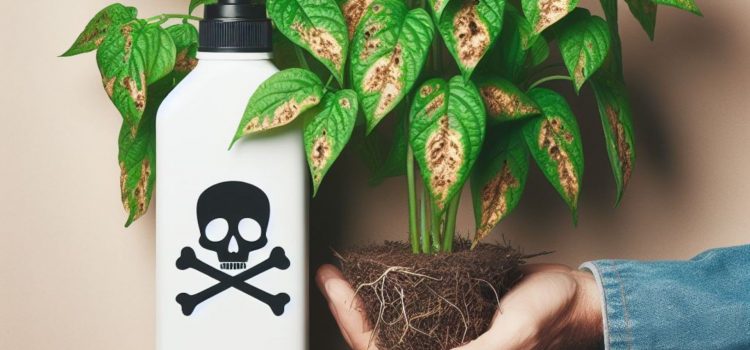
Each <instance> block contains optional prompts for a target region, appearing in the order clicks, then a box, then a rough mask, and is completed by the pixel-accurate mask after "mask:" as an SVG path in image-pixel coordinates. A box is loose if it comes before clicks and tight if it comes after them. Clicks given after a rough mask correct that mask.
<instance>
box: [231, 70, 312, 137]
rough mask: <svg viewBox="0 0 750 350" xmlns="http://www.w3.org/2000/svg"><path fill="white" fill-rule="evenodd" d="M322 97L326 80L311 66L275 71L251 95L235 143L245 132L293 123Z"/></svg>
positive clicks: (257, 131) (256, 131)
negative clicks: (311, 69) (319, 76)
mask: <svg viewBox="0 0 750 350" xmlns="http://www.w3.org/2000/svg"><path fill="white" fill-rule="evenodd" d="M322 97H323V83H321V82H320V79H319V78H318V76H317V75H315V74H314V73H312V72H310V71H308V70H305V69H301V68H290V69H287V70H283V71H281V72H278V73H276V74H274V75H272V76H271V77H270V78H268V80H266V81H264V82H263V83H262V84H260V86H259V87H258V89H257V90H255V93H253V96H251V97H250V101H249V102H248V103H247V109H246V110H245V113H244V115H243V116H242V120H241V121H240V125H239V127H238V128H237V133H236V134H235V135H234V139H233V140H232V144H234V143H235V142H237V140H239V139H240V138H242V137H243V136H245V135H251V134H255V133H259V132H262V131H266V130H269V129H273V128H277V127H280V126H284V125H287V124H289V123H291V122H292V121H294V120H295V119H297V117H298V116H299V115H300V114H302V112H304V111H306V110H308V109H310V108H312V107H315V106H317V105H318V104H319V103H320V100H321V99H322Z"/></svg>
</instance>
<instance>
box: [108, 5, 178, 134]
mask: <svg viewBox="0 0 750 350" xmlns="http://www.w3.org/2000/svg"><path fill="white" fill-rule="evenodd" d="M176 55H177V52H176V48H175V44H174V42H173V41H172V38H171V37H170V36H169V34H168V33H167V32H166V31H165V30H164V29H163V28H161V27H160V26H159V25H157V24H147V23H146V22H145V21H142V20H135V21H131V22H128V23H126V24H123V25H121V26H119V27H117V28H114V29H112V31H111V32H110V33H109V35H107V39H105V40H104V42H103V43H102V45H101V46H100V47H99V50H98V51H97V53H96V62H97V64H98V66H99V71H100V73H101V75H102V81H103V82H104V87H105V90H106V91H107V94H108V95H109V94H110V91H111V97H110V99H111V100H112V102H113V103H114V105H115V107H117V110H118V111H119V112H120V114H121V115H122V117H123V119H124V120H125V122H126V123H128V124H129V125H130V126H131V128H132V129H137V128H138V127H139V125H140V121H141V117H142V115H143V113H144V111H145V108H146V105H147V103H148V94H147V91H148V89H147V86H148V85H150V84H153V83H155V82H156V81H158V80H160V79H162V78H163V77H165V76H166V75H168V74H169V73H170V72H172V69H173V68H174V65H175V58H176ZM112 79H115V80H114V84H112V83H111V82H112Z"/></svg>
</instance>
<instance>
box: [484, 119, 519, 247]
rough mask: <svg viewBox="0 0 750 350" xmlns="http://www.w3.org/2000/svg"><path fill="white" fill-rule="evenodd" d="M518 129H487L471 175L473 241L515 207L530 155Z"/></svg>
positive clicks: (487, 233) (486, 233)
mask: <svg viewBox="0 0 750 350" xmlns="http://www.w3.org/2000/svg"><path fill="white" fill-rule="evenodd" d="M526 149H527V148H526V144H525V142H524V138H523V134H522V133H521V129H520V128H518V127H510V128H501V129H496V130H490V131H488V132H487V137H486V138H485V142H484V146H483V147H482V152H481V153H480V155H479V158H478V159H477V163H476V165H475V166H474V170H473V171H472V176H471V193H472V199H473V203H474V217H475V219H476V232H475V234H474V243H473V245H476V244H477V243H479V241H481V240H482V239H484V238H485V237H487V235H489V234H490V232H491V231H492V229H493V228H494V227H495V226H496V225H497V224H498V223H499V222H500V221H501V220H502V219H503V218H505V217H506V216H507V215H508V214H510V212H512V211H513V209H515V208H516V206H517V205H518V202H519V201H520V200H521V194H522V193H523V190H524V187H525V186H526V178H527V175H528V172H529V155H528V151H527V150H526Z"/></svg>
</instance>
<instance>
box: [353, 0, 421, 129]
mask: <svg viewBox="0 0 750 350" xmlns="http://www.w3.org/2000/svg"><path fill="white" fill-rule="evenodd" d="M432 37H433V26H432V19H431V18H430V15H429V14H427V12H426V11H425V10H423V9H414V10H411V11H409V10H408V9H407V8H406V5H404V3H403V2H402V1H401V0H376V1H375V2H373V3H372V5H370V8H369V9H368V10H367V13H365V16H364V18H363V19H362V23H361V25H360V26H359V29H358V30H357V32H356V33H355V34H354V39H353V40H352V56H353V59H352V61H351V76H352V83H353V86H354V90H355V91H357V94H358V95H359V100H360V103H361V104H362V110H363V112H364V115H365V120H366V122H367V133H370V132H371V131H372V130H373V129H374V128H375V126H376V125H377V124H378V123H379V122H380V121H381V120H382V119H383V117H385V116H386V115H387V114H388V112H390V111H391V110H393V108H395V107H396V105H398V103H399V102H400V101H401V100H402V99H403V98H404V96H406V94H407V93H408V92H409V90H411V88H412V87H413V86H414V83H415V82H416V80H417V78H418V77H419V73H420V72H421V70H422V66H423V65H424V62H425V60H426V59H427V53H428V52H429V48H430V44H431V43H432Z"/></svg>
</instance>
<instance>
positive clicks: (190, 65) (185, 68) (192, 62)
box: [174, 49, 198, 73]
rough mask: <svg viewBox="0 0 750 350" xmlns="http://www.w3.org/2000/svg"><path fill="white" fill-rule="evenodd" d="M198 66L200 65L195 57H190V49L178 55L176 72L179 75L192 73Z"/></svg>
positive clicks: (175, 66) (175, 65)
mask: <svg viewBox="0 0 750 350" xmlns="http://www.w3.org/2000/svg"><path fill="white" fill-rule="evenodd" d="M196 65H198V60H197V59H195V58H194V57H190V52H189V50H188V49H183V50H182V51H180V52H178V53H177V59H176V60H175V64H174V70H175V71H176V72H179V73H190V72H191V71H192V70H193V69H194V68H195V66H196Z"/></svg>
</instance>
